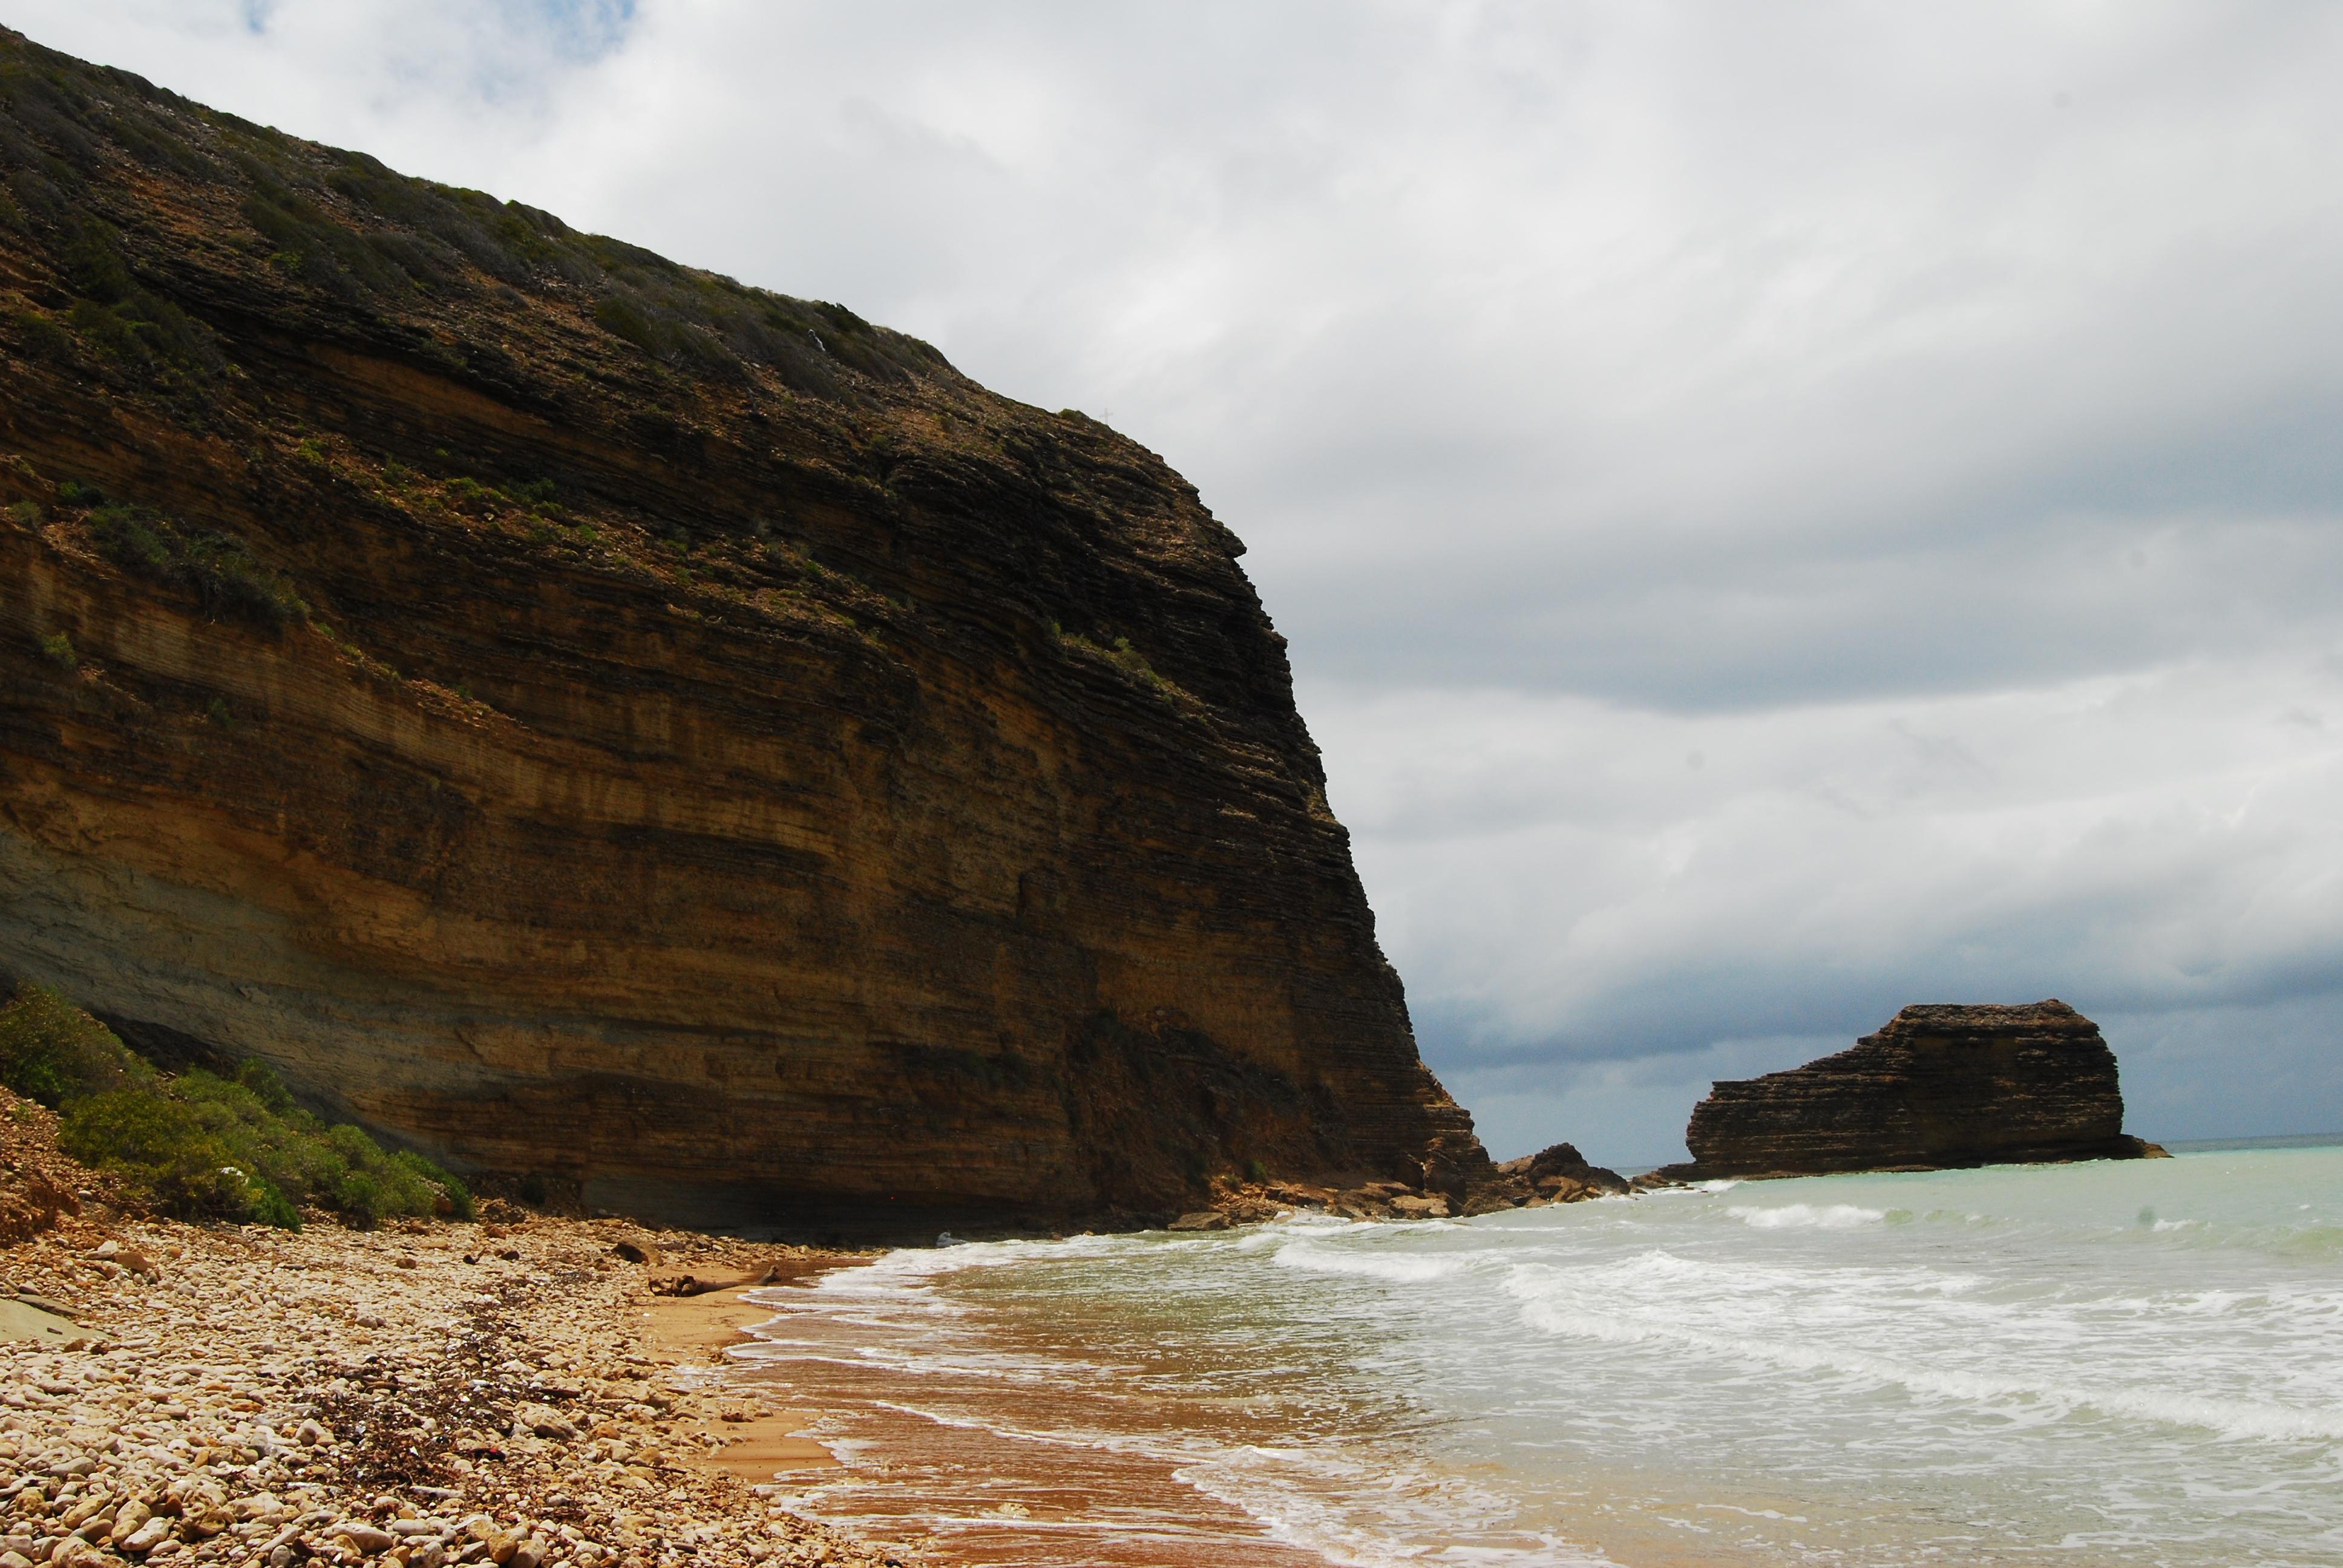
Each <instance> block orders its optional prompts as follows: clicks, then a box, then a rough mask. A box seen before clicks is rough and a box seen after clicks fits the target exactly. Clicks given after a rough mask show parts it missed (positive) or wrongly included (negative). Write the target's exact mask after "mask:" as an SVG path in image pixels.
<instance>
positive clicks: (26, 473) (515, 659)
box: [0, 30, 1488, 1235]
mask: <svg viewBox="0 0 2343 1568" xmlns="http://www.w3.org/2000/svg"><path fill="white" fill-rule="evenodd" d="M1242 549H1243V547H1242V545H1241V544H1240V543H1239V541H1238V540H1237V538H1236V537H1235V536H1234V535H1233V534H1232V533H1231V532H1230V531H1229V530H1228V529H1227V528H1224V527H1222V524H1221V523H1220V521H1219V520H1218V519H1217V518H1214V517H1213V516H1212V513H1211V511H1209V510H1208V509H1207V508H1205V507H1204V505H1203V503H1202V501H1201V500H1200V498H1198V496H1197V494H1196V491H1195V490H1194V488H1193V487H1191V486H1190V485H1189V484H1188V483H1187V482H1186V481H1185V480H1183V479H1182V477H1180V476H1179V475H1178V474H1176V473H1174V472H1173V471H1172V469H1171V468H1170V467H1167V466H1166V465H1165V464H1164V462H1163V461H1162V459H1161V458H1160V457H1157V456H1156V455H1155V454H1154V453H1152V452H1150V451H1148V450H1146V449H1145V448H1143V447H1141V446H1139V445H1138V444H1137V443H1136V442H1133V441H1131V440H1129V439H1126V438H1125V437H1121V436H1120V435H1118V434H1116V433H1115V432H1114V431H1112V430H1111V429H1109V428H1107V427H1105V426H1103V425H1101V424H1100V423H1098V422H1097V421H1096V420H1093V419H1090V418H1087V417H1083V416H1082V415H1081V414H1078V413H1074V412H1071V411H1067V412H1062V413H1052V412H1049V411H1047V410H1044V409H1041V408H1035V407H1027V406H1026V405H1023V404H1021V403H1016V402H1013V401H1011V400H1010V399H1009V398H1006V397H999V396H996V395H995V394H993V393H990V392H989V391H987V390H985V389H984V388H983V387H980V386H977V385H976V384H975V383H973V382H971V381H970V380H969V379H968V378H967V377H963V376H961V375H960V374H959V373H958V372H957V371H955V370H954V369H953V368H952V367H951V366H950V365H949V364H948V363H946V362H945V360H944V358H943V357H942V356H941V355H940V354H939V353H937V352H936V351H935V350H934V349H933V348H930V347H928V346H927V345H925V344H923V343H920V342H917V341H915V340H913V339H911V338H909V337H903V336H902V335H900V334H899V333H894V332H890V331H888V330H887V329H885V328H883V327H876V326H873V325H871V324H870V323H868V322H865V321H864V320H862V319H861V318H860V317H858V316H856V315H855V314H854V313H853V312H852V311H850V310H848V309H846V308H844V307H840V306H836V305H828V304H820V303H814V302H809V301H805V300H798V299H790V298H787V297H782V296H779V295H775V294H769V293H767V292H765V291H763V290H760V289H755V288H750V287H747V286H742V285H740V284H739V283H736V282H734V281H733V280H731V279H729V278H726V277H719V276H715V275H712V274H709V273H706V272H701V271H698V270H695V269H693V268H689V267H686V266H679V265H677V264H676V263H673V262H670V261H668V260H666V259H665V258H663V257H660V256H654V255H652V254H651V253H649V252H648V251H645V250H641V249H639V248H637V247H635V246H628V245H626V244H623V243H621V242H619V241H617V240H612V239H607V238H603V237H600V236H592V235H587V234H581V233H579V232H578V231H575V230H573V229H571V228H569V227H568V226H567V225H565V224H563V223H562V222H561V221H560V220H559V219H558V218H556V217H555V216H552V215H551V214H549V213H546V212H543V211H540V210H538V209H537V208H535V207H530V206H523V205H521V204H518V203H515V202H507V201H499V200H497V199H495V198H492V197H490V196H488V195H486V194H485V193H482V192H479V191H469V190H458V189H454V188H451V187H447V186H437V185H433V184H431V183H429V182H427V181H423V180H417V179H410V178H407V177H406V176H401V175H398V174H397V173H395V172H394V171H392V170H390V169H387V168H386V167H384V166H382V165H381V164H379V163H377V162H376V161H375V160H374V159H372V158H369V157H367V156H363V155H361V154H357V153H349V152H341V151H337V150H335V149H333V148H329V147H324V146H317V145H315V144H313V143H308V142H303V141H299V140H297V139H295V138H293V137H289V136H281V135H279V134H277V133H276V132H274V131H270V130H266V129H264V128H263V127H260V126H253V125H248V124H246V123H245V122H242V121H240V120H237V119H236V118H234V117H233V116H226V115H222V114H218V113H216V112H214V111H212V110H208V109H206V108H204V107H202V106H199V105H196V104H191V103H189V102H187V101H186V100H185V99H182V98H178V97H176V96H174V95H171V94H169V93H166V92H163V91H161V90H159V89H157V88H156V87H153V86H151V85H148V84H146V83H145V82H143V81H141V80H139V79H138V78H136V77H135V76H131V75H126V74H124V73H120V72H116V71H109V70H106V69H103V68H100V67H96V66H91V65H84V64H82V63H81V62H78V61H75V60H71V59H68V58H66V57H65V56H63V55H56V54H53V53H50V52H48V51H45V50H43V49H40V48H38V47H36V46H35V45H31V44H30V43H28V42H27V41H25V39H24V38H22V37H21V36H19V35H15V34H12V33H8V32H6V31H5V30H0V977H11V978H15V979H25V980H39V981H42V982H44V983H46V984H49V985H53V986H55V987H56V988H57V989H58V990H62V991H64V992H65V994H67V995H69V996H71V997H73V998H74V999H75V1000H77V1001H79V1002H80V1003H82V1004H83V1005H85V1006H87V1007H88V1008H90V1009H91V1010H93V1011H95V1012H96V1013H98V1014H100V1015H102V1016H103V1017H105V1018H106V1019H107V1020H109V1021H111V1022H112V1023H114V1024H115V1026H116V1028H117V1029H118V1030H120V1031H121V1032H122V1034H123V1035H124V1037H125V1038H126V1039H129V1040H133V1041H134V1042H135V1043H137V1044H139V1045H140V1046H141V1047H142V1048H145V1049H149V1050H155V1051H156V1053H157V1055H158V1058H167V1059H169V1060H213V1059H214V1058H218V1059H223V1060H236V1059H237V1058H240V1057H244V1056H257V1057H261V1058H263V1059H265V1060H267V1061H269V1062H271V1063H273V1064H274V1065H275V1066H276V1067H277V1069H278V1070H280V1071H281V1072H282V1073H283V1074H284V1076H285V1077H286V1078H287V1081H289V1082H290V1083H291V1084H292V1085H293V1087H294V1088H295V1090H296V1091H297V1092H298V1093H300V1094H302V1095H304V1096H305V1097H307V1100H308V1101H310V1102H311V1104H312V1105H313V1106H314V1107H315V1108H317V1109H318V1110H321V1111H326V1112H327V1113H328V1114H329V1115H330V1116H332V1117H334V1118H336V1119H346V1120H349V1121H357V1122H360V1123H362V1124H364V1125H366V1126H367V1127H368V1128H370V1129H373V1130H374V1131H377V1132H380V1133H384V1134H387V1135H388V1136H390V1137H392V1138H395V1139H397V1140H401V1141H407V1142H411V1143H413V1144H416V1145H417V1146H419V1147H420V1148H421V1149H422V1150H423V1151H426V1152H427V1153H429V1154H431V1155H432V1156H433V1157H434V1158H437V1159H439V1160H441V1161H444V1162H446V1163H447V1164H450V1165H452V1166H454V1167H456V1168H458V1170H460V1171H465V1172H468V1173H475V1174H478V1173H489V1174H494V1173H499V1172H501V1173H506V1174H508V1175H511V1176H514V1177H515V1178H517V1179H522V1180H528V1179H534V1180H536V1181H542V1182H545V1183H548V1185H549V1186H551V1187H553V1188H556V1189H561V1190H565V1191H570V1192H573V1193H578V1192H579V1190H581V1189H582V1193H581V1194H580V1195H581V1196H582V1198H583V1201H586V1202H587V1203H588V1204H591V1205H598V1206H602V1207H607V1208H611V1209H618V1210H625V1211H632V1212H636V1213H639V1214H655V1215H663V1216H669V1217H673V1218H679V1219H685V1220H689V1221H696V1222H719V1221H720V1222H726V1223H733V1224H741V1225H780V1226H784V1227H786V1228H788V1229H789V1230H790V1231H792V1232H793V1233H811V1234H814V1235H821V1234H825V1233H829V1232H830V1231H845V1232H860V1233H872V1232H874V1231H876V1232H878V1233H889V1230H888V1228H889V1227H894V1228H896V1229H898V1230H912V1229H916V1230H921V1231H925V1232H926V1233H928V1234H932V1233H933V1232H934V1231H935V1230H936V1229H937V1228H938V1227H939V1226H940V1225H950V1224H958V1225H966V1224H970V1223H981V1222H987V1221H1002V1222H1006V1221H1009V1220H1011V1219H1014V1218H1017V1217H1020V1216H1021V1217H1023V1218H1024V1219H1026V1220H1029V1221H1031V1222H1033V1223H1037V1224H1041V1223H1048V1224H1055V1223H1059V1222H1061V1221H1071V1220H1075V1219H1083V1220H1090V1219H1093V1218H1094V1219H1097V1220H1101V1221H1109V1222H1111V1221H1112V1220H1113V1219H1114V1217H1115V1216H1117V1215H1123V1216H1146V1215H1151V1214H1152V1215H1158V1216H1168V1215H1170V1214H1173V1213H1178V1212H1180V1211H1182V1210H1184V1209H1192V1208H1194V1207H1196V1206H1197V1205H1198V1204H1199V1203H1201V1202H1202V1201H1204V1200H1205V1199H1206V1198H1207V1196H1208V1195H1209V1191H1210V1182H1211V1181H1212V1178H1213V1177H1214V1176H1215V1175H1217V1174H1224V1173H1231V1172H1246V1171H1253V1170H1255V1169H1256V1168H1258V1169H1259V1171H1261V1172H1262V1173H1263V1174H1264V1175H1265V1176H1266V1177H1268V1178H1270V1179H1277V1180H1293V1181H1318V1182H1323V1183H1325V1184H1327V1185H1329V1186H1335V1187H1346V1188H1347V1187H1350V1186H1353V1185H1356V1184H1358V1183H1361V1182H1367V1181H1392V1182H1399V1183H1402V1184H1404V1185H1405V1186H1406V1187H1407V1188H1408V1189H1410V1190H1414V1189H1417V1188H1421V1187H1426V1186H1428V1187H1433V1188H1436V1189H1440V1190H1443V1191H1457V1192H1461V1191H1463V1189H1464V1186H1465V1185H1466V1184H1467V1183H1468V1182H1469V1181H1472V1180H1473V1179H1476V1178H1477V1177H1478V1176H1480V1175H1482V1174H1483V1173H1485V1172H1486V1171H1487V1169H1488V1159H1487V1156H1486V1155H1485V1154H1484V1153H1483V1151H1482V1150H1481V1146H1480V1144H1479V1143H1478V1141H1476V1140H1475V1139H1474V1138H1473V1131H1472V1123H1471V1119H1470V1118H1469V1117H1467V1116H1466V1115H1465V1114H1464V1112H1463V1111H1462V1110H1461V1109H1460V1108H1459V1107H1458V1106H1456V1105H1455V1103H1454V1102H1453V1101H1452V1100H1450V1098H1449V1097H1448V1096H1447V1094H1446V1093H1444V1092H1443V1091H1442V1089H1441V1087H1440V1085H1439V1084H1438V1083H1437V1082H1436V1081H1433V1077H1432V1074H1431V1073H1430V1072H1429V1071H1427V1070H1425V1068H1424V1066H1423V1061H1422V1060H1421V1059H1420V1058H1419V1057H1418V1055H1417V1051H1416V1045H1415V1039H1414V1035H1413V1031H1412V1030H1411V1029H1410V1027H1409V1023H1408V1016H1407V1010H1406V1006H1405V1003H1404V1001H1403V997H1402V994H1401V989H1400V982H1399V977H1398V976H1397V975H1396V974H1395V973H1393V970H1392V969H1391V967H1390V965H1389V964H1387V963H1386V962H1385V961H1384V960H1383V954H1382V952H1381V950H1379V949H1378V947H1377V945H1376V941H1375V934H1374V921H1373V913H1372V912H1371V911H1370V910H1369V909H1368V907H1367V901H1366V898H1365V896H1364V894H1363V891H1362V890H1361V887H1360V883H1359V879H1358V875H1357V873H1356V871H1355V870H1354V869H1353V865H1352V860H1351V851H1350V839H1349V835H1348V834H1347V833H1346V832H1345V831H1344V830H1343V829H1342V824H1341V823H1339V822H1338V821H1336V820H1335V819H1334V817H1333V815H1332V813H1331V812H1330V811H1329V810H1328V809H1327V807H1326V797H1325V793H1324V783H1325V775H1324V772H1323V769H1322V768H1321V766H1320V763H1319V758H1318V749H1317V748H1316V747H1315V746H1314V745H1313V744H1312V742H1311V739H1310V735H1309V731H1308V730H1307V729H1305V728H1304V727H1303V724H1302V719H1301V716H1300V715H1299V714H1298V713H1297V712H1296V711H1295V709H1294V703H1293V690H1292V676H1291V672H1290V670H1289V668H1288V666H1287V662H1286V657H1285V639H1284V638H1282V637H1280V636H1279V635H1278V633H1277V632H1276V631H1275V629H1274V628H1272V626H1271V625H1270V621H1269V618H1268V617H1267V616H1266V615H1265V614H1264V613H1263V612H1262V606H1261V603H1260V600H1259V599H1258V598H1256V596H1255V595H1254V592H1253V588H1252V584H1251V583H1250V582H1248V581H1247V580H1246V578H1245V575H1244V573H1243V571H1242V569H1241V568H1239V566H1238V563H1237V558H1238V556H1239V555H1240V554H1241V553H1242Z"/></svg>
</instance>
